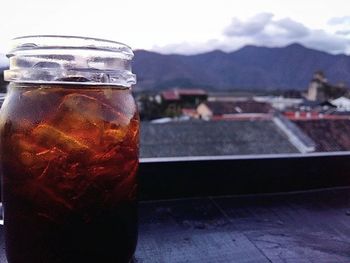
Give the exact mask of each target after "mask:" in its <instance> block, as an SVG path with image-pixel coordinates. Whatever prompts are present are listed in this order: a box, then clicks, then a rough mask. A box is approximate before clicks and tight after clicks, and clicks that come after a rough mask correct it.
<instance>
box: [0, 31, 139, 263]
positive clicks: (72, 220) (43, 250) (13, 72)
mask: <svg viewBox="0 0 350 263" xmlns="http://www.w3.org/2000/svg"><path fill="white" fill-rule="evenodd" d="M8 57H10V69H9V70H8V71H6V72H5V79H6V80H7V81H10V82H11V83H10V84H9V87H8V93H7V96H6V99H5V101H4V103H3V106H2V109H1V113H0V132H1V133H0V135H1V137H0V140H1V141H0V142H1V146H0V150H1V165H2V173H3V184H2V189H3V190H2V194H3V203H4V222H5V243H6V254H7V257H8V262H9V263H28V262H31V263H63V262H64V263H73V262H74V263H78V262H84V263H86V262H94V263H95V262H103V263H108V262H111V263H112V262H113V263H118V262H129V261H130V260H131V258H132V255H133V253H134V251H135V246H136V241H137V211H136V190H137V180H136V171H137V168H138V149H139V117H138V112H137V109H136V105H135V101H134V99H133V97H132V94H131V86H132V85H133V84H135V82H136V80H135V75H134V74H132V72H131V60H132V57H133V53H132V51H131V49H130V48H129V47H128V46H126V45H124V44H121V43H117V42H111V41H106V40H99V39H92V38H80V37H65V36H29V37H20V38H16V39H14V40H13V49H12V50H11V52H10V53H9V54H8Z"/></svg>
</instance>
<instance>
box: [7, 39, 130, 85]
mask: <svg viewBox="0 0 350 263" xmlns="http://www.w3.org/2000/svg"><path fill="white" fill-rule="evenodd" d="M7 56H8V57H9V59H10V68H9V70H5V71H4V79H5V80H6V81H11V82H23V83H34V82H35V83H63V84H64V83H70V82H72V80H73V79H74V82H75V83H81V84H84V85H95V84H98V85H115V86H125V87H131V86H132V85H134V84H136V75H135V74H133V73H132V69H131V68H132V67H131V63H132V58H133V57H134V53H133V52H132V49H131V48H130V47H129V46H127V45H125V44H123V43H121V42H116V41H111V40H106V39H99V38H92V37H80V36H61V35H32V36H21V37H17V38H14V39H13V40H12V49H11V50H10V51H9V52H8V54H7Z"/></svg>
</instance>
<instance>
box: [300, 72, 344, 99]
mask: <svg viewBox="0 0 350 263" xmlns="http://www.w3.org/2000/svg"><path fill="white" fill-rule="evenodd" d="M346 92H347V88H346V87H345V85H344V83H339V84H337V85H333V84H330V83H328V80H327V78H326V77H325V74H324V73H323V72H322V71H316V72H315V73H314V76H313V78H312V80H311V82H310V84H309V88H308V92H307V96H306V97H307V99H308V100H311V101H325V100H329V99H336V98H339V97H341V96H343V95H344V94H346Z"/></svg>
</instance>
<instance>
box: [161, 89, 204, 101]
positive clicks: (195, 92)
mask: <svg viewBox="0 0 350 263" xmlns="http://www.w3.org/2000/svg"><path fill="white" fill-rule="evenodd" d="M205 95H207V92H206V91H205V90H202V89H171V90H166V91H163V92H162V97H163V98H164V99H165V100H179V99H180V97H181V96H205Z"/></svg>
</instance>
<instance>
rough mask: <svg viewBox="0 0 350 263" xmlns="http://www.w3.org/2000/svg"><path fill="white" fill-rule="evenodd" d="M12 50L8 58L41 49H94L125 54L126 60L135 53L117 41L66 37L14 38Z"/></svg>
mask: <svg viewBox="0 0 350 263" xmlns="http://www.w3.org/2000/svg"><path fill="white" fill-rule="evenodd" d="M11 43H12V48H11V50H10V51H9V52H8V54H7V56H8V57H12V56H14V55H16V54H18V53H23V52H26V51H29V50H31V51H33V50H39V49H41V50H42V49H84V50H88V49H92V50H96V51H98V50H101V51H109V52H117V53H119V54H123V57H124V59H127V60H131V59H132V58H133V57H134V53H133V52H132V49H131V47H130V46H128V45H126V44H124V43H122V42H117V41H112V40H107V39H102V38H93V37H82V36H66V35H28V36H20V37H16V38H13V39H12V41H11Z"/></svg>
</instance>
